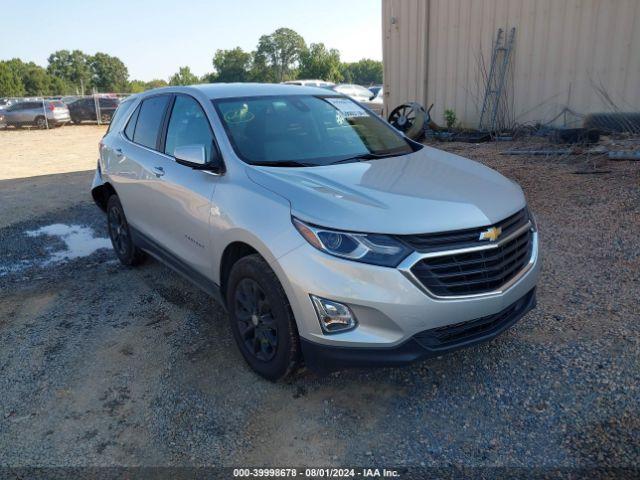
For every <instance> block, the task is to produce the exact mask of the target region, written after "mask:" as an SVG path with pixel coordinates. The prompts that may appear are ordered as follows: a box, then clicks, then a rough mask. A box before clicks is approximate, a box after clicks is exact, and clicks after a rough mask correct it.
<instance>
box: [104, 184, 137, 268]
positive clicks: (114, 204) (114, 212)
mask: <svg viewBox="0 0 640 480" xmlns="http://www.w3.org/2000/svg"><path fill="white" fill-rule="evenodd" d="M107 227H108V229H109V238H110V239H111V245H112V246H113V251H114V252H116V256H117V257H118V260H120V262H121V263H122V264H123V265H127V266H134V265H138V264H139V263H140V262H142V260H144V252H143V251H142V250H140V249H139V248H138V247H136V245H135V244H134V243H133V237H132V236H131V229H130V228H129V223H127V217H125V215H124V210H123V209H122V204H121V203H120V199H119V198H118V196H117V195H111V196H110V197H109V201H108V202H107Z"/></svg>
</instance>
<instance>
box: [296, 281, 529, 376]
mask: <svg viewBox="0 0 640 480" xmlns="http://www.w3.org/2000/svg"><path fill="white" fill-rule="evenodd" d="M535 306H536V292H535V289H533V290H531V291H530V292H529V293H527V294H526V295H525V296H524V297H522V298H521V299H519V300H517V301H516V302H514V303H513V304H512V305H510V306H509V307H507V308H506V309H504V310H503V311H501V312H498V313H497V314H494V315H490V316H487V317H482V318H479V319H476V320H471V321H468V322H463V323H460V324H454V325H452V326H449V327H441V328H438V329H432V330H425V331H424V332H420V333H418V334H416V335H414V336H413V337H411V338H410V339H409V340H407V341H405V342H404V343H402V344H400V345H398V346H396V347H389V348H348V347H336V346H328V345H322V344H320V343H315V342H310V341H308V340H305V339H301V347H302V354H303V356H304V360H305V364H306V365H307V367H309V368H310V369H312V370H314V371H319V372H330V371H332V370H338V369H343V368H346V367H384V366H400V365H406V364H408V363H412V362H415V361H418V360H421V359H425V358H430V357H435V356H438V355H442V354H445V353H449V352H452V351H454V350H458V349H460V348H463V347H469V346H472V345H475V344H478V343H483V342H487V341H489V340H491V339H493V338H495V337H496V336H498V335H500V334H501V333H502V332H504V331H505V330H507V329H508V328H509V327H511V326H512V325H513V324H514V323H516V322H517V321H518V320H519V319H520V318H522V317H523V316H524V315H525V314H526V313H527V312H529V311H530V310H532V309H533V308H535Z"/></svg>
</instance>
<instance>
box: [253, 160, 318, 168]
mask: <svg viewBox="0 0 640 480" xmlns="http://www.w3.org/2000/svg"><path fill="white" fill-rule="evenodd" d="M252 165H255V166H257V167H313V166H315V165H313V164H311V163H304V162H297V161H296V160H283V161H278V160H273V161H266V160H265V161H264V162H252Z"/></svg>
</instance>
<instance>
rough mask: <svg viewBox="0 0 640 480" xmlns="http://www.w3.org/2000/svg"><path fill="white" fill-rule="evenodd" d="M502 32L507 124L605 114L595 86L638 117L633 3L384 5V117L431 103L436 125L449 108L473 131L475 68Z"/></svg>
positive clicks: (639, 3)
mask: <svg viewBox="0 0 640 480" xmlns="http://www.w3.org/2000/svg"><path fill="white" fill-rule="evenodd" d="M392 19H395V20H394V22H395V23H394V22H392ZM511 27H516V46H515V50H514V52H513V63H512V71H511V77H512V84H511V88H510V89H509V96H510V98H511V100H512V111H513V116H514V117H515V120H516V122H518V123H526V122H537V121H543V122H544V121H548V120H550V119H552V118H554V117H555V116H556V115H557V114H558V113H560V112H561V111H562V110H563V109H564V108H565V107H568V108H570V109H572V110H574V111H576V112H579V113H589V112H593V111H603V110H607V106H606V105H605V104H604V103H603V101H602V99H601V98H600V97H599V95H598V94H597V92H596V90H595V88H594V85H601V86H602V87H604V88H605V89H606V91H607V92H608V93H609V94H610V96H611V97H612V98H613V99H614V101H615V102H616V103H617V104H618V105H619V107H620V108H621V109H622V110H627V111H628V110H635V111H639V110H640V0H383V1H382V34H383V56H384V74H385V78H384V84H385V96H386V101H387V108H386V111H390V108H394V107H395V106H397V105H399V104H401V103H404V102H406V101H418V102H420V103H422V104H424V105H425V106H426V105H428V104H430V103H434V104H435V107H434V110H433V112H432V115H433V118H434V119H435V120H436V121H437V122H443V118H442V115H443V112H444V110H445V109H447V108H451V109H453V110H455V112H456V113H457V116H458V118H459V119H460V120H462V121H463V123H464V124H466V125H468V126H475V125H476V124H477V122H478V120H479V116H480V109H481V106H482V99H483V96H484V84H483V79H482V77H481V75H480V72H481V68H480V66H479V65H480V62H481V61H484V64H485V68H486V69H487V70H488V69H489V63H490V59H491V51H492V43H493V41H494V39H495V35H496V31H497V29H498V28H503V29H505V32H508V31H509V29H510V28H511ZM563 118H564V117H563ZM563 118H561V119H560V121H562V119H563ZM568 120H569V121H571V120H575V119H574V118H572V117H571V116H569V117H568Z"/></svg>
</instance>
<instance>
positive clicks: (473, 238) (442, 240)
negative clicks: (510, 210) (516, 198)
mask: <svg viewBox="0 0 640 480" xmlns="http://www.w3.org/2000/svg"><path fill="white" fill-rule="evenodd" d="M528 221H529V213H528V212H527V209H526V208H523V209H522V210H520V211H518V212H516V213H514V214H513V215H511V216H509V217H507V218H505V219H504V220H502V221H500V222H498V223H495V224H493V225H487V226H485V227H479V228H468V229H465V230H456V231H453V232H443V233H427V234H418V235H400V236H398V238H399V239H400V240H402V241H404V242H405V243H406V244H407V245H409V246H410V247H411V248H413V249H414V250H416V251H417V252H420V253H428V252H438V251H443V250H453V249H456V248H467V247H474V246H477V245H485V244H486V241H481V240H480V233H481V232H483V231H484V230H486V229H487V228H488V227H500V228H501V229H502V237H503V238H504V237H506V236H507V235H510V234H511V233H513V232H515V231H516V230H518V228H520V227H522V226H523V225H525V224H526V223H527V222H528Z"/></svg>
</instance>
